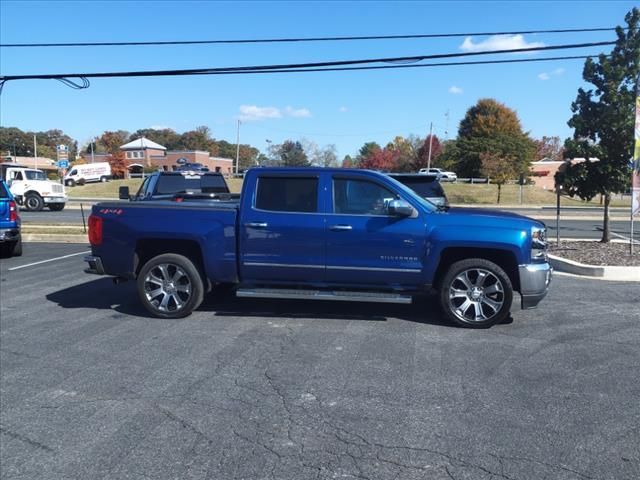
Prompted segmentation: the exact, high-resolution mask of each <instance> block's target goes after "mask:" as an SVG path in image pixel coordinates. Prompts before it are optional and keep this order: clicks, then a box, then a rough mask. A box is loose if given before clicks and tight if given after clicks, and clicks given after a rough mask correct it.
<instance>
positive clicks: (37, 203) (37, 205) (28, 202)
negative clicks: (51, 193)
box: [24, 193, 44, 212]
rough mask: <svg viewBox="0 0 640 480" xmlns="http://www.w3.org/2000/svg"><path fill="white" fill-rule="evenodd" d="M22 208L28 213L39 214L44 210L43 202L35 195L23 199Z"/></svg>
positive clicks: (31, 194)
mask: <svg viewBox="0 0 640 480" xmlns="http://www.w3.org/2000/svg"><path fill="white" fill-rule="evenodd" d="M24 206H25V208H26V209H27V211H29V212H39V211H41V210H42V209H43V208H44V200H42V197H41V196H40V195H38V194H37V193H30V194H28V195H27V196H26V197H25V199H24Z"/></svg>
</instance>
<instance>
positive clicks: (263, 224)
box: [244, 222, 268, 228]
mask: <svg viewBox="0 0 640 480" xmlns="http://www.w3.org/2000/svg"><path fill="white" fill-rule="evenodd" d="M244 226H245V227H249V228H267V226H268V224H267V223H266V222H249V223H245V224H244Z"/></svg>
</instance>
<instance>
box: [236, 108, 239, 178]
mask: <svg viewBox="0 0 640 480" xmlns="http://www.w3.org/2000/svg"><path fill="white" fill-rule="evenodd" d="M239 166H240V119H238V129H237V131H236V175H237V174H238V168H239Z"/></svg>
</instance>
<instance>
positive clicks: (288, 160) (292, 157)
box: [278, 140, 309, 167]
mask: <svg viewBox="0 0 640 480" xmlns="http://www.w3.org/2000/svg"><path fill="white" fill-rule="evenodd" d="M278 156H279V157H280V162H281V165H283V166H285V167H308V166H309V159H308V158H307V154H306V153H305V152H304V149H303V148H302V144H301V143H300V142H294V141H292V140H286V141H285V142H284V143H283V144H282V145H280V146H279V149H278Z"/></svg>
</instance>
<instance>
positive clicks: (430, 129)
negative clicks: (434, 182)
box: [427, 122, 433, 173]
mask: <svg viewBox="0 0 640 480" xmlns="http://www.w3.org/2000/svg"><path fill="white" fill-rule="evenodd" d="M432 145H433V122H431V123H430V124H429V156H428V157H427V173H429V169H430V168H431V147H432Z"/></svg>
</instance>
